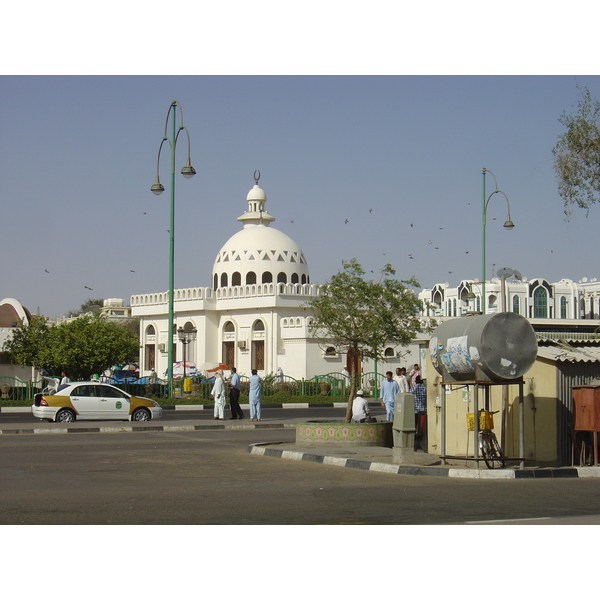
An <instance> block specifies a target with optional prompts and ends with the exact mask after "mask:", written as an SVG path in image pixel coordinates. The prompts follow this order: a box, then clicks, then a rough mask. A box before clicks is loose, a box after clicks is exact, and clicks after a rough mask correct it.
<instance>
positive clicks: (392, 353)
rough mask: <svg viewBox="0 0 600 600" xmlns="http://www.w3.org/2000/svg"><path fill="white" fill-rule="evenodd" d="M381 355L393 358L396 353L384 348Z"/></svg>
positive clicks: (391, 349)
mask: <svg viewBox="0 0 600 600" xmlns="http://www.w3.org/2000/svg"><path fill="white" fill-rule="evenodd" d="M383 355H384V356H387V357H394V356H396V353H395V352H394V349H393V348H386V349H385V352H384V354H383Z"/></svg>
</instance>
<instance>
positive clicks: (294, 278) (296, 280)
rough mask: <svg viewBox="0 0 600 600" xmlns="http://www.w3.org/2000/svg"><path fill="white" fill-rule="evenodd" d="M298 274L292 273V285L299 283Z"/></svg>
mask: <svg viewBox="0 0 600 600" xmlns="http://www.w3.org/2000/svg"><path fill="white" fill-rule="evenodd" d="M299 282H300V280H299V278H298V273H292V283H299Z"/></svg>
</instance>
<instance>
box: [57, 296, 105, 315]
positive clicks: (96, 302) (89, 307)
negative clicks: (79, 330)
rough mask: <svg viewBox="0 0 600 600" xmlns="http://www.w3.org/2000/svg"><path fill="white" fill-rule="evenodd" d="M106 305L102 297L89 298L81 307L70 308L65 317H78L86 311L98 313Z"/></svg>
mask: <svg viewBox="0 0 600 600" xmlns="http://www.w3.org/2000/svg"><path fill="white" fill-rule="evenodd" d="M103 306H104V300H103V299H102V298H88V299H87V300H86V301H85V302H84V303H83V304H82V305H81V306H80V307H79V308H77V309H75V310H70V311H69V312H68V313H67V314H66V315H65V317H67V318H70V317H78V316H79V315H84V314H85V313H92V314H96V313H97V312H98V311H100V309H101V308H102V307H103Z"/></svg>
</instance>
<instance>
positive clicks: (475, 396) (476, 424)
mask: <svg viewBox="0 0 600 600" xmlns="http://www.w3.org/2000/svg"><path fill="white" fill-rule="evenodd" d="M473 436H474V441H473V456H474V457H475V461H476V462H477V468H479V462H478V459H479V385H477V384H475V386H474V394H473Z"/></svg>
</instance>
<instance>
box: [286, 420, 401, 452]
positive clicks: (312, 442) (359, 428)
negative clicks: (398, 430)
mask: <svg viewBox="0 0 600 600" xmlns="http://www.w3.org/2000/svg"><path fill="white" fill-rule="evenodd" d="M296 444H297V445H299V446H384V447H387V448H391V447H392V423H391V422H390V421H382V422H376V423H345V422H343V421H308V422H305V423H298V424H297V425H296Z"/></svg>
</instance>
